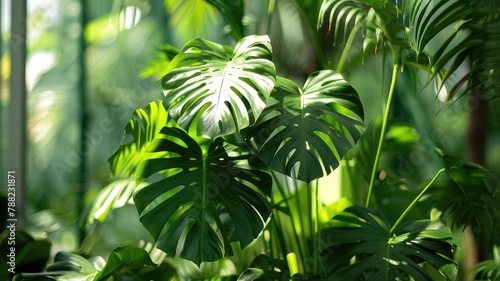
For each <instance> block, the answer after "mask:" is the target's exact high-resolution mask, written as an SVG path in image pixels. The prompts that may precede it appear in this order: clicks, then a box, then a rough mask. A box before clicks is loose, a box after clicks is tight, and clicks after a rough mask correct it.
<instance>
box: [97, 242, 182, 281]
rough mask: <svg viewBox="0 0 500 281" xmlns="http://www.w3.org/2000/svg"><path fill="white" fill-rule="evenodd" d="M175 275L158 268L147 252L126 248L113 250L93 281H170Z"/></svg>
mask: <svg viewBox="0 0 500 281" xmlns="http://www.w3.org/2000/svg"><path fill="white" fill-rule="evenodd" d="M174 275H175V271H174V269H172V268H168V267H162V268H159V267H158V265H157V264H155V263H154V262H153V261H152V260H151V258H150V257H149V254H148V252H146V251H145V250H143V249H140V248H137V247H133V246H126V247H119V248H116V249H115V250H113V251H112V252H111V253H110V254H109V256H108V258H107V259H106V266H104V268H103V269H102V270H101V271H100V272H99V273H98V274H97V275H96V277H95V279H94V281H101V280H102V281H105V280H123V281H126V280H137V281H139V280H141V281H142V280H143V281H149V280H162V281H163V280H165V281H167V280H171V279H172V277H173V276H174Z"/></svg>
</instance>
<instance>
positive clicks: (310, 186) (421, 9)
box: [2, 0, 500, 281]
mask: <svg viewBox="0 0 500 281" xmlns="http://www.w3.org/2000/svg"><path fill="white" fill-rule="evenodd" d="M200 1H201V0H200ZM174 2H175V1H168V0H167V1H165V4H166V7H167V9H174V10H175V13H177V14H176V19H177V20H178V21H181V19H182V17H183V16H186V17H187V13H189V11H198V10H190V9H188V7H192V6H190V5H194V6H196V5H195V3H194V2H193V1H182V3H180V4H176V3H174ZM201 2H202V3H203V5H208V4H209V5H210V7H211V8H213V9H215V10H216V11H218V12H219V13H220V15H221V18H222V19H224V20H225V23H226V24H227V26H226V33H227V35H228V36H232V40H234V41H231V40H228V41H229V42H231V44H230V45H222V44H218V43H216V42H213V40H207V39H204V38H195V39H191V40H188V41H187V43H185V44H184V46H183V47H182V48H180V49H177V48H176V47H173V46H162V47H161V51H162V52H163V53H162V55H160V58H161V60H160V61H157V62H152V63H150V65H149V68H147V69H146V70H145V71H144V72H143V73H144V74H148V75H150V76H155V77H158V76H162V79H161V87H162V90H163V94H164V97H163V98H161V99H160V100H155V99H151V100H148V102H149V103H148V104H147V106H144V107H142V108H136V109H135V111H134V112H133V114H132V117H131V119H130V121H129V122H128V123H127V124H126V125H125V136H124V138H123V140H122V142H121V144H120V145H119V146H118V148H117V149H116V151H115V152H114V153H113V155H112V156H111V157H110V158H109V163H110V168H111V173H112V174H113V181H112V182H111V183H110V184H109V185H107V186H106V187H104V188H103V189H102V190H100V191H99V192H98V193H97V194H96V195H94V196H93V198H92V200H91V202H90V203H89V204H88V207H87V209H86V212H85V213H84V215H83V219H82V221H83V227H82V229H83V231H84V233H85V234H86V235H88V237H91V236H92V233H93V232H94V231H96V229H98V228H99V226H101V225H103V224H104V223H105V222H107V221H110V220H111V221H112V220H113V212H115V211H116V212H118V211H119V210H122V209H126V208H127V207H130V206H133V207H134V210H133V211H134V214H135V215H137V216H135V217H134V216H130V217H126V218H125V221H126V223H130V224H131V225H132V227H133V226H134V225H138V222H140V223H141V224H142V226H143V227H144V228H145V230H147V232H148V233H149V234H150V237H147V236H145V237H143V238H142V239H144V240H142V241H140V242H139V243H130V241H127V243H125V242H124V244H126V245H127V246H125V245H123V246H124V247H118V248H115V249H114V250H112V251H111V252H110V253H109V255H108V256H107V259H106V260H105V261H104V260H103V259H102V258H101V259H99V258H90V259H87V258H85V257H84V255H77V254H74V253H68V252H60V253H59V254H57V255H56V256H55V258H54V260H53V261H51V262H50V263H49V265H48V266H45V265H46V264H47V262H48V258H47V256H46V255H40V256H37V260H36V264H37V271H45V272H42V273H24V272H23V273H22V274H18V275H16V276H15V277H13V276H10V277H8V276H7V277H8V278H13V279H12V280H68V279H67V278H70V277H72V276H75V277H76V276H78V277H80V278H82V280H96V281H98V280H177V279H181V280H184V279H188V280H190V279H192V280H325V279H328V280H456V279H457V278H462V277H463V276H464V275H465V272H464V270H463V269H462V268H461V266H462V265H463V264H462V262H461V261H460V260H458V258H457V255H456V253H457V244H459V243H460V242H459V241H457V239H456V237H457V234H456V233H459V232H460V231H463V230H464V229H465V228H467V227H472V228H474V229H475V230H476V231H475V235H476V238H477V239H476V240H477V241H481V240H486V241H489V242H490V243H491V244H492V245H497V244H498V243H499V242H500V237H499V235H498V233H500V229H499V226H500V199H499V194H500V186H499V184H498V183H499V182H500V180H499V176H498V174H497V173H496V172H495V171H492V170H490V169H487V168H485V167H484V166H481V165H479V164H474V163H470V162H467V161H464V160H460V159H459V158H457V157H459V156H461V155H457V156H452V155H449V153H448V150H446V149H445V148H443V147H439V148H437V147H436V146H439V145H436V143H437V142H433V141H428V142H426V140H430V139H431V137H428V138H426V134H427V135H432V134H433V133H435V132H431V133H429V132H425V131H423V130H422V131H423V132H422V133H421V134H420V131H418V130H417V129H416V127H417V126H419V128H418V129H422V128H425V127H431V128H432V123H429V124H425V125H421V124H420V123H423V121H422V122H414V123H415V124H411V122H405V121H407V120H411V118H410V117H408V116H411V114H410V113H409V111H410V110H408V112H404V113H402V114H401V115H400V116H399V117H398V118H394V119H392V118H393V116H394V115H395V114H396V113H397V112H398V111H397V110H399V111H405V109H404V108H403V109H401V108H399V107H402V106H401V104H404V102H405V100H410V98H413V95H414V93H417V92H420V91H423V90H422V89H423V88H425V86H426V85H428V84H430V83H436V87H435V89H433V90H432V94H435V95H436V96H437V95H439V92H440V91H441V90H442V89H443V88H446V89H449V91H448V92H447V96H446V97H445V98H444V99H443V100H444V101H445V103H446V102H448V101H455V100H457V94H459V95H462V96H464V97H465V98H467V97H468V96H471V95H472V94H475V95H478V96H480V97H481V98H483V99H487V100H488V101H492V102H493V103H495V102H497V101H498V99H499V97H500V94H499V89H497V83H498V81H500V79H497V76H498V73H499V69H498V67H499V66H500V64H499V63H497V61H498V58H499V55H498V54H496V53H492V52H493V49H494V47H493V46H494V45H493V43H492V41H495V40H496V42H498V38H497V37H495V34H496V32H498V30H499V29H495V26H497V25H498V24H500V23H499V19H500V5H499V4H497V3H496V2H495V1H493V0H485V1H466V0H454V1H432V0H426V1H411V0H405V1H402V2H398V1H388V0H323V1H321V0H303V1H302V0H296V1H291V0H270V1H268V2H266V5H267V14H265V15H264V16H263V17H262V19H260V20H262V21H263V22H265V24H264V27H265V28H264V29H265V30H266V33H267V35H257V34H261V33H262V32H257V31H252V30H251V26H250V24H249V23H248V22H245V14H246V13H249V12H248V11H249V10H250V7H251V5H250V4H249V3H246V2H245V1H232V0H226V1H225V0H207V1H201ZM247 2H249V1H247ZM200 5H201V4H200ZM210 11H212V10H210ZM199 12H200V13H203V12H204V11H203V10H201V11H199ZM212 12H213V11H212ZM287 13H289V14H290V15H292V14H293V15H297V18H294V19H295V20H296V21H298V22H299V23H300V26H301V27H304V29H305V30H307V32H306V33H307V37H306V38H307V39H302V40H297V41H304V42H306V43H304V42H302V43H301V44H303V45H301V46H302V47H303V48H304V49H307V48H306V47H308V48H310V49H311V50H314V51H312V53H313V57H314V60H315V62H314V66H312V67H309V68H306V67H304V68H303V69H302V72H293V71H292V70H290V69H287V67H286V66H287V64H286V62H284V61H285V59H284V57H285V55H286V54H287V52H288V53H293V52H301V50H293V49H292V50H290V48H288V49H287V48H286V46H285V47H284V46H283V45H286V43H287V42H295V41H294V40H295V39H296V38H293V36H294V34H291V33H290V34H289V33H286V32H284V31H283V32H281V33H280V34H279V36H277V35H276V34H275V33H274V32H273V33H272V32H271V31H272V30H273V27H275V25H273V21H274V20H275V18H277V19H278V20H281V21H285V20H286V19H284V16H283V15H287ZM179 24H180V23H179ZM274 24H276V23H275V22H274ZM186 28H189V26H187V27H186ZM280 28H282V29H285V26H284V25H283V24H281V25H280ZM261 29H262V28H261ZM256 30H257V29H256ZM462 33H465V36H461V35H462ZM275 38H281V40H282V41H281V40H280V39H276V43H275V41H274V39H275ZM287 40H289V41H287ZM277 50H280V51H281V50H284V51H282V52H280V51H277ZM282 53H283V54H282ZM371 60H373V61H375V62H373V61H371ZM365 64H366V65H367V66H366V65H365ZM386 65H389V66H391V67H390V70H389V71H386ZM158 66H161V68H162V69H161V70H160V71H156V69H157V67H158ZM363 67H364V68H363ZM360 68H361V71H362V72H364V73H369V72H381V73H382V78H383V81H381V82H380V83H379V84H378V85H372V87H374V88H375V87H377V88H378V89H377V90H374V89H370V91H372V92H374V93H375V92H376V91H377V93H378V92H381V93H383V94H384V98H382V99H380V101H379V100H378V99H377V101H378V103H376V104H370V103H368V104H366V103H363V98H362V95H361V91H360V90H358V89H360V88H362V87H361V86H362V84H363V81H362V82H360V83H356V79H354V78H352V77H354V76H355V73H356V71H360V70H359V69H360ZM464 69H466V70H464ZM386 72H387V73H389V74H390V75H386V74H387V73H386ZM159 73H161V74H159ZM297 73H299V74H297ZM363 75H364V74H363ZM363 75H362V76H363ZM366 76H368V75H366ZM455 76H459V78H458V79H455V78H456V77H455ZM349 78H352V79H349ZM403 79H409V80H412V81H413V83H406V84H405V85H406V87H407V88H404V89H401V84H399V87H398V83H401V82H400V80H403ZM302 82H304V86H303V87H300V86H298V84H300V83H302ZM385 82H388V83H385ZM426 94H427V93H426ZM385 96H386V97H387V98H385ZM433 98H434V97H433ZM385 99H386V100H385ZM434 102H436V103H437V101H434ZM398 106H399V107H398ZM372 107H377V108H384V110H383V112H382V114H371V115H370V116H369V119H368V120H367V114H366V113H367V111H368V109H370V108H372ZM441 110H442V111H443V112H444V111H446V110H448V109H447V108H442V109H441ZM476 110H477V109H476ZM491 111H494V113H495V112H496V113H497V112H498V109H497V108H492V109H491ZM377 112H378V111H377ZM433 113H434V112H433ZM374 115H375V116H374ZM398 119H402V120H403V121H400V120H398ZM422 119H423V118H422ZM484 121H485V122H487V120H484ZM416 123H418V124H416ZM492 123H493V122H492ZM430 131H432V130H430ZM429 143H430V145H429ZM424 149H427V152H426V153H422V150H424ZM429 150H430V152H429ZM442 150H445V151H447V152H446V153H444V152H442ZM436 151H437V153H436ZM422 155H424V156H422ZM419 157H421V158H422V159H420V158H419ZM416 159H420V160H418V161H417V160H416ZM433 159H434V160H436V159H437V161H434V160H433ZM439 160H441V161H439ZM410 162H411V163H410ZM416 162H419V163H420V164H419V165H416V164H414V163H416ZM408 163H409V164H408ZM426 164H428V165H426ZM481 164H484V163H481ZM402 166H404V167H403V168H402ZM432 175H434V177H433V178H432V180H430V181H428V180H427V179H428V178H430V177H432ZM115 216H116V214H115ZM115 219H116V217H115ZM136 223H137V224H136ZM129 227H131V226H129ZM124 231H126V229H125V230H124ZM28 237H29V236H28ZM2 238H3V240H2V241H3V242H2V243H3V244H4V243H5V241H6V239H7V238H6V236H5V235H4V237H2ZM151 238H152V239H151ZM28 240H29V241H31V243H33V244H30V243H26V245H23V247H24V249H23V250H24V251H27V252H29V251H32V250H33V249H32V248H33V247H39V248H40V249H41V250H40V252H41V253H45V254H47V253H48V252H49V248H48V247H47V245H45V244H44V243H45V242H41V241H44V240H40V241H39V240H35V239H33V238H31V237H29V239H28ZM135 242H137V241H135ZM3 244H2V247H3V246H4V245H3ZM30 247H31V248H30ZM42 248H43V249H42ZM490 248H491V247H490ZM145 249H147V251H146V250H145ZM160 251H161V252H163V253H161V252H160ZM487 252H488V253H487V257H493V258H494V259H493V260H489V261H482V262H480V263H478V264H477V265H476V266H475V267H474V268H473V269H474V270H477V274H476V273H474V272H472V273H470V274H471V276H472V275H473V276H474V277H477V278H478V279H477V280H483V279H486V280H494V279H495V278H496V276H498V274H499V273H498V272H499V254H498V252H499V250H498V248H497V247H495V248H491V249H487ZM158 253H160V254H158ZM193 263H194V265H193ZM228 264H230V265H232V268H231V266H228ZM193 268H195V269H193ZM228 268H229V269H228ZM65 278H66V279H65ZM481 278H482V279H481Z"/></svg>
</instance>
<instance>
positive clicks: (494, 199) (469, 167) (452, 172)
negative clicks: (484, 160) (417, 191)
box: [435, 152, 500, 240]
mask: <svg viewBox="0 0 500 281" xmlns="http://www.w3.org/2000/svg"><path fill="white" fill-rule="evenodd" d="M440 154H441V159H442V161H443V163H444V166H445V169H446V173H447V174H448V176H449V179H448V181H447V182H446V183H445V185H444V186H441V187H440V186H436V187H437V188H438V189H439V191H440V193H441V194H440V195H435V197H436V198H439V200H438V202H437V203H436V207H437V208H438V209H439V210H441V211H442V212H443V214H442V217H443V219H444V220H445V221H446V222H447V223H448V225H449V226H450V227H451V228H452V229H453V228H461V229H464V228H465V227H466V226H471V227H472V228H473V229H480V230H481V232H482V234H483V235H484V237H485V238H486V239H488V240H490V239H492V237H493V235H496V234H495V226H497V225H499V224H500V196H499V194H500V192H499V189H500V188H499V185H498V183H499V182H500V180H499V177H498V176H497V175H495V174H493V173H492V172H491V171H488V170H486V169H485V168H483V167H481V166H479V165H477V164H474V163H467V162H464V161H462V160H460V159H457V158H455V157H452V156H449V155H445V154H442V153H441V152H440Z"/></svg>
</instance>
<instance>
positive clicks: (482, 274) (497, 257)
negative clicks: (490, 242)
mask: <svg viewBox="0 0 500 281" xmlns="http://www.w3.org/2000/svg"><path fill="white" fill-rule="evenodd" d="M471 273H474V276H475V277H474V280H499V279H500V246H494V247H493V259H489V260H485V261H481V262H478V263H477V264H476V265H474V266H473V267H472V268H471V269H470V270H469V272H468V275H469V274H471Z"/></svg>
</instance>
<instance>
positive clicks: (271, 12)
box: [266, 0, 276, 35]
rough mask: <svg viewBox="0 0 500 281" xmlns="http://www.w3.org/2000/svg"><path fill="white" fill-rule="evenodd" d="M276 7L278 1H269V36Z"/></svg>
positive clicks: (267, 29)
mask: <svg viewBox="0 0 500 281" xmlns="http://www.w3.org/2000/svg"><path fill="white" fill-rule="evenodd" d="M275 7H276V0H269V5H268V6H267V26H266V34H267V35H271V27H272V23H273V16H274V8H275Z"/></svg>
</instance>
